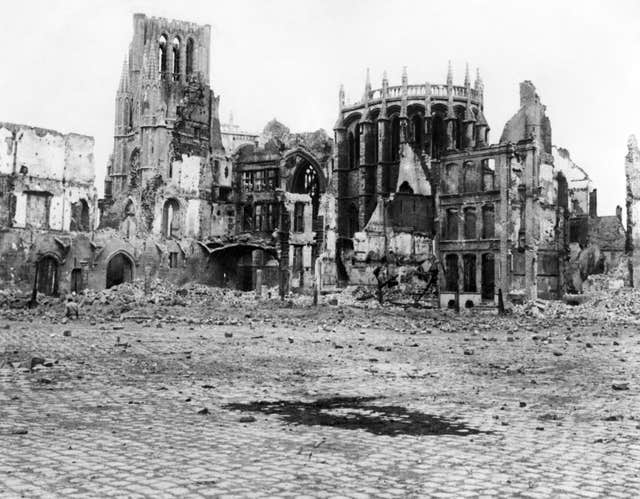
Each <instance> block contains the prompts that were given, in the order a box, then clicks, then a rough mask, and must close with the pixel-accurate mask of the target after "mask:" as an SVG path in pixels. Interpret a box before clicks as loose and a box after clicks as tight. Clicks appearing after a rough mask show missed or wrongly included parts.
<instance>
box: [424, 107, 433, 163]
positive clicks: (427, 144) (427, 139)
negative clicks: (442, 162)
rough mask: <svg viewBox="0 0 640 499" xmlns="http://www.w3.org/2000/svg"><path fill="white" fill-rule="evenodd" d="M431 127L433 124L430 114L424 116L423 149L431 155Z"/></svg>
mask: <svg viewBox="0 0 640 499" xmlns="http://www.w3.org/2000/svg"><path fill="white" fill-rule="evenodd" d="M432 127H433V124H432V118H431V116H425V118H424V150H425V152H426V153H427V154H428V155H429V156H432V155H433V154H432V151H431V135H432V133H433V131H432Z"/></svg>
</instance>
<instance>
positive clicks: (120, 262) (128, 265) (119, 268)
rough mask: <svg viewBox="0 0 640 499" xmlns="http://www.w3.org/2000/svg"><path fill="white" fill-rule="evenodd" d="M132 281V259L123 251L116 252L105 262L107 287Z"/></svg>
mask: <svg viewBox="0 0 640 499" xmlns="http://www.w3.org/2000/svg"><path fill="white" fill-rule="evenodd" d="M131 281H133V261H132V260H131V258H129V257H128V256H127V255H126V254H125V253H122V252H120V253H116V254H115V255H113V256H112V257H111V259H110V260H109V263H108V264H107V288H110V287H112V286H117V285H118V284H122V283H125V282H131Z"/></svg>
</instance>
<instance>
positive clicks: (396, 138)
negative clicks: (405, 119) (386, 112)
mask: <svg viewBox="0 0 640 499" xmlns="http://www.w3.org/2000/svg"><path fill="white" fill-rule="evenodd" d="M399 158H400V118H399V117H398V115H395V116H394V117H393V118H391V160H392V161H398V159H399Z"/></svg>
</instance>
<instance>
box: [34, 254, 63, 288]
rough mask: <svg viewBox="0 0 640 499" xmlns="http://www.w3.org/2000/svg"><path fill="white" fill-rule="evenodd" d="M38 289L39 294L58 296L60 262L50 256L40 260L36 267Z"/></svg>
mask: <svg viewBox="0 0 640 499" xmlns="http://www.w3.org/2000/svg"><path fill="white" fill-rule="evenodd" d="M36 289H37V290H38V292H39V293H43V294H45V295H49V296H54V295H57V294H58V260H56V259H55V258H54V257H52V256H50V255H48V256H44V257H42V258H40V260H38V263H37V265H36Z"/></svg>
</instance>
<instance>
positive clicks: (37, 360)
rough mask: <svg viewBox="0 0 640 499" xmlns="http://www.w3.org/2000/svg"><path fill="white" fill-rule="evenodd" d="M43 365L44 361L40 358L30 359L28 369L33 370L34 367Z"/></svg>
mask: <svg viewBox="0 0 640 499" xmlns="http://www.w3.org/2000/svg"><path fill="white" fill-rule="evenodd" d="M41 365H44V359H43V358H42V357H32V358H31V360H30V361H29V369H33V368H35V367H36V366H41Z"/></svg>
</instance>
